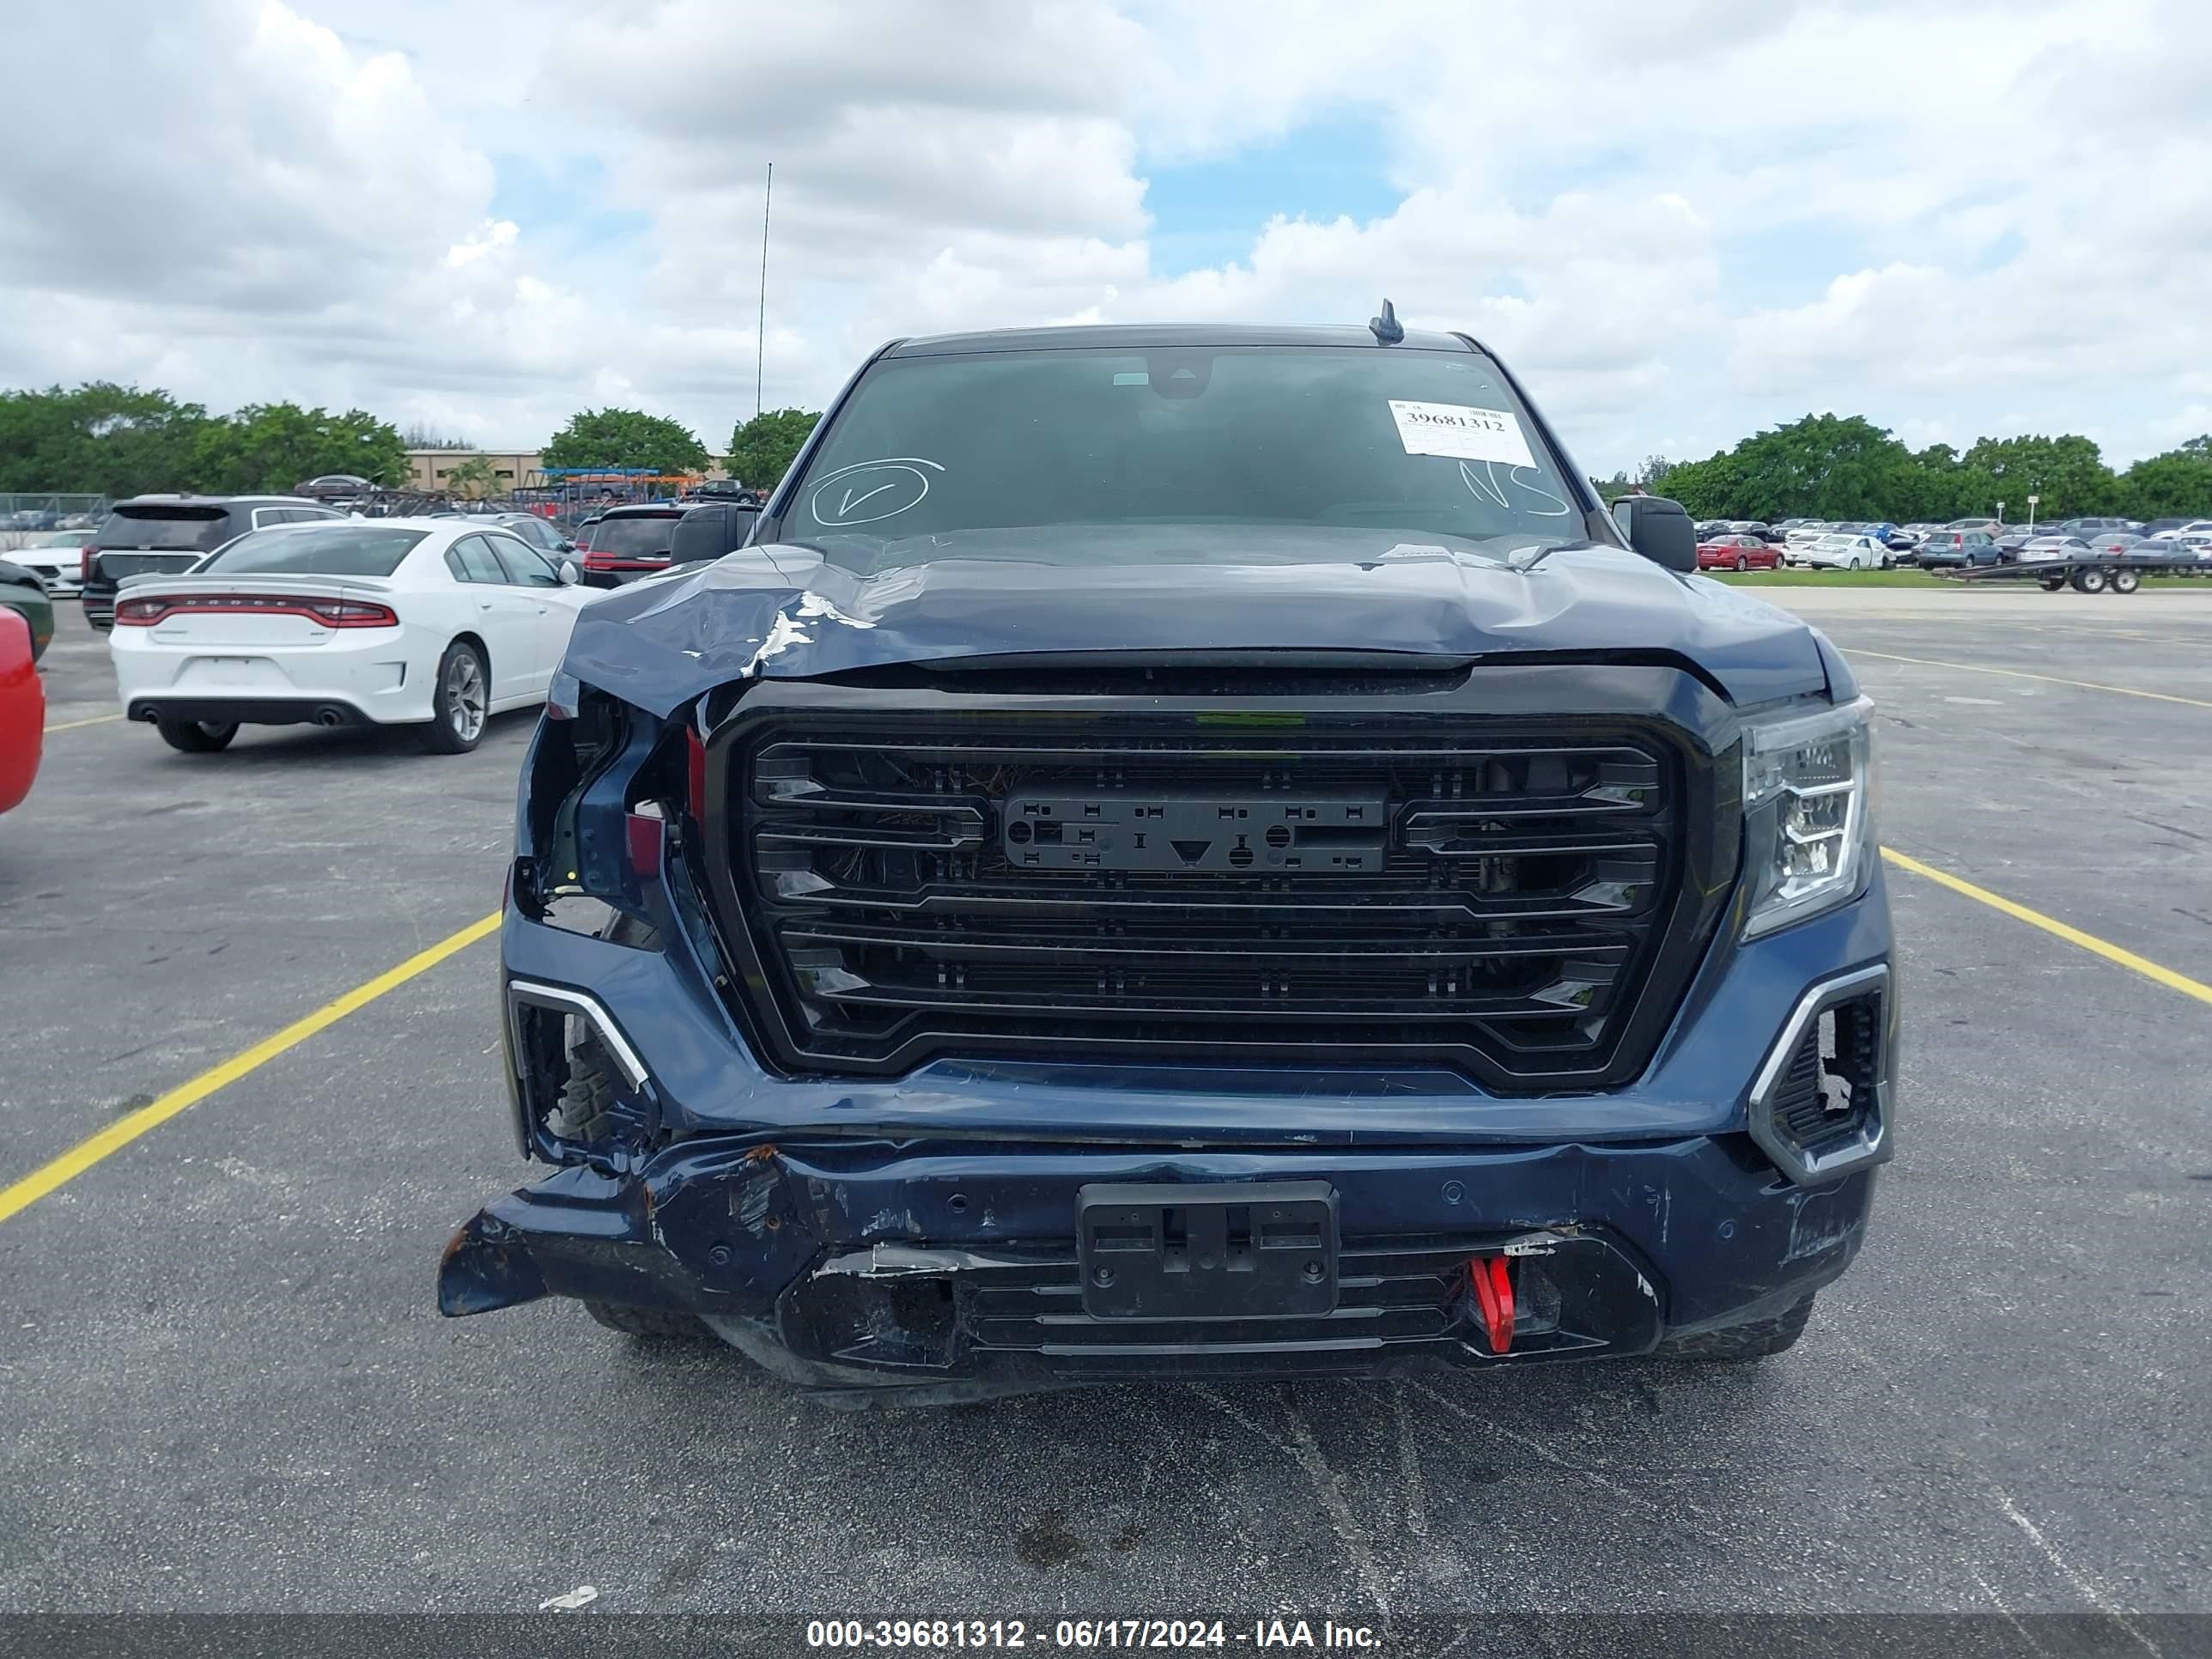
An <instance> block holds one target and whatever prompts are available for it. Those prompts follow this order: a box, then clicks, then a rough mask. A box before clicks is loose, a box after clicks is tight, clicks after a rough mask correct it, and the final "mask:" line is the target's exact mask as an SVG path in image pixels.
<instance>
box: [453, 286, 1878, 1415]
mask: <svg viewBox="0 0 2212 1659" xmlns="http://www.w3.org/2000/svg"><path fill="white" fill-rule="evenodd" d="M1695 562H1696V549H1695V545H1694V541H1693V538H1692V531H1691V525H1690V521H1689V520H1688V518H1687V517H1686V515H1685V514H1684V513H1683V512H1682V510H1681V509H1680V507H1678V506H1676V505H1675V504H1674V502H1672V501H1663V500H1658V499H1655V498H1651V497H1646V496H1632V497H1628V498H1624V499H1623V500H1622V501H1619V502H1617V503H1615V504H1614V505H1613V508H1612V509H1611V510H1610V511H1608V509H1607V506H1606V504H1605V503H1604V502H1602V501H1600V500H1599V499H1598V498H1597V497H1596V496H1595V495H1594V494H1593V492H1592V490H1591V488H1590V486H1589V482H1588V477H1587V475H1586V474H1585V472H1584V471H1583V469H1582V468H1581V467H1579V466H1577V465H1575V464H1574V463H1573V461H1572V460H1571V459H1570V458H1569V456H1568V455H1567V453H1565V449H1564V448H1563V447H1562V446H1561V444H1560V442H1559V439H1558V438H1557V437H1556V436H1555V435H1554V434H1553V431H1552V429H1551V428H1550V427H1549V426H1548V425H1547V423H1546V422H1545V420H1544V419H1543V417H1542V416H1541V415H1540V414H1539V413H1538V412H1537V410H1536V409H1535V407H1534V404H1532V403H1531V402H1530V400H1529V399H1528V397H1527V395H1526V394H1525V393H1524V392H1522V389H1521V387H1520V386H1519V385H1518V384H1517V383H1516V380H1514V378H1513V376H1512V375H1511V374H1510V373H1509V372H1508V371H1507V370H1506V368H1504V365H1503V364H1502V363H1500V362H1499V361H1498V358H1497V357H1496V356H1494V355H1493V354H1492V353H1491V352H1490V351H1488V350H1487V349H1485V348H1484V347H1483V346H1482V345H1481V344H1480V343H1477V342H1476V341H1474V340H1473V339H1471V338H1469V337H1466V336H1464V335H1458V334H1448V333H1433V334H1431V333H1421V332H1417V331H1407V330H1405V329H1404V328H1403V327H1402V326H1401V325H1398V324H1397V322H1396V320H1395V317H1394V316H1393V315H1392V314H1391V313H1390V311H1389V307H1387V306H1386V307H1385V308H1384V312H1383V316H1381V317H1379V318H1378V319H1376V320H1375V321H1374V322H1373V323H1371V324H1370V325H1369V326H1367V327H1366V328H1228V327H1193V326H1178V327H1129V326H1119V327H1096V328H1060V329H1047V330H1039V331H1009V332H996V333H985V334H974V335H962V336H954V337H938V338H931V339H912V340H902V341H898V342H895V343H891V344H890V345H887V346H885V347H884V348H883V349H881V350H879V351H878V352H877V353H876V354H875V355H874V356H872V357H871V358H870V359H869V360H868V361H867V362H866V364H865V365H864V366H863V367H862V368H860V370H859V372H858V373H857V374H855V375H854V378H853V379H852V380H850V381H849V382H848V385H847V386H846V387H845V389H844V390H843V391H842V393H841V394H840V395H839V396H838V398H836V401H835V402H834V403H833V404H832V405H831V407H830V409H829V411H828V413H827V415H826V416H825V417H824V418H823V421H822V422H821V423H820V425H819V427H818V428H817V430H816V432H815V433H814V435H812V437H811V440H810V441H809V442H808V443H807V445H806V447H805V450H804V451H803V452H802V453H801V454H800V455H799V459H798V460H797V461H796V462H795V463H794V465H793V466H792V468H791V470H790V471H789V472H788V474H787V477H785V478H784V480H783V482H782V483H781V485H780V486H779V487H778V488H777V489H776V490H775V494H774V495H773V496H772V497H771V498H770V499H769V501H768V502H767V504H766V507H765V508H764V510H763V512H762V513H761V515H760V518H759V521H758V524H757V527H756V529H755V530H754V532H753V533H752V537H751V539H750V543H749V544H747V545H745V546H744V547H742V548H740V549H738V550H736V551H734V552H732V553H730V554H728V555H726V556H723V557H721V558H720V559H718V560H717V561H715V562H712V563H709V564H705V565H701V566H695V567H691V568H679V569H677V570H672V571H671V572H669V573H667V574H663V575H657V576H652V577H648V578H647V579H646V580H641V581H638V582H636V583H635V584H633V585H631V586H627V587H624V588H623V589H622V590H620V591H619V592H615V593H612V594H610V595H609V596H608V597H607V598H605V599H603V600H600V601H599V602H597V603H595V604H594V605H592V606H590V607H588V608H587V609H586V611H585V612H584V613H583V616H582V617H581V618H580V621H579V623H578V624H577V627H576V629H575V633H574V638H573V640H572V641H571V643H570V646H569V649H568V657H567V659H566V662H565V664H564V665H563V667H562V671H561V673H560V674H559V676H558V677H557V678H556V681H555V683H554V687H553V695H552V698H551V702H550V705H549V707H548V708H547V711H546V714H545V717H544V720H543V721H542V723H541V724H540V726H539V727H538V732H537V735H536V738H535V739H534V741H533V743H532V746H531V749H530V751H529V755H528V757H527V760H526V764H525V769H524V773H523V776H522V780H521V788H520V821H519V823H518V826H517V829H518V833H517V844H516V849H515V855H514V860H513V866H512V869H511V871H510V873H509V879H508V887H507V902H506V908H505V915H504V921H503V924H502V927H501V987H500V1000H501V1008H502V1010H503V1014H504V1028H505V1052H506V1056H507V1073H508V1082H509V1091H510V1108H511V1113H512V1128H513V1138H514V1144H515V1147H516V1150H517V1151H518V1152H519V1153H520V1154H521V1155H522V1156H523V1157H524V1158H526V1159H529V1160H534V1161H536V1162H537V1163H538V1164H541V1165H543V1166H544V1169H545V1172H544V1178H542V1179H540V1180H538V1181H537V1182H536V1183H535V1184H534V1185H530V1186H526V1187H524V1188H521V1189H520V1190H519V1191H517V1192H514V1193H513V1194H508V1195H507V1196H503V1197H500V1198H497V1199H495V1200H493V1201H492V1202H491V1203H489V1205H488V1206H486V1207H485V1208H484V1209H483V1212H481V1213H480V1214H478V1215H477V1216H476V1217H475V1218H473V1219H472V1220H471V1221H469V1222H468V1223H467V1224H466V1225H464V1226H463V1227H462V1228H461V1229H460V1231H459V1233H458V1234H457V1235H456V1236H455V1237H454V1238H453V1242H452V1243H451V1245H450V1246H449V1247H448V1249H447V1252H446V1255H445V1257H444V1260H443V1262H442V1264H441V1269H440V1273H439V1278H438V1295H439V1301H440V1305H441V1309H442V1310H443V1311H444V1312H445V1313H447V1315H453V1316H460V1315H473V1314H477V1313H481V1312H485V1311H488V1310H495V1309H499V1308H503V1307H507V1306H510V1305H513V1304H520V1303H525V1302H528V1301H531V1300H533V1299H536V1298H538V1297H546V1296H557V1297H574V1298H576V1299H578V1300H580V1302H582V1303H583V1304H584V1306H585V1308H586V1310H588V1311H589V1312H590V1313H591V1315H592V1317H593V1318H595V1319H596V1320H598V1321H599V1323H600V1324H602V1325H605V1326H609V1327H611V1328H614V1329H617V1330H619V1331H625V1332H630V1333H634V1334H640V1335H645V1336H672V1337H681V1336H693V1335H696V1336H707V1335H708V1334H712V1335H713V1336H717V1337H720V1339H722V1340H725V1341H726V1342H728V1343H730V1344H732V1345H733V1346H735V1347H737V1348H738V1349H740V1350H742V1351H743V1352H744V1353H746V1354H748V1355H750V1357H751V1358H753V1359H755V1360H757V1362H758V1363H759V1364H761V1365H763V1367H765V1368H766V1369H767V1370H769V1371H770V1372H772V1373H774V1374H775V1375H776V1376H781V1377H782V1378H784V1379H786V1380H787V1381H788V1382H790V1383H793V1384H794V1385H796V1386H797V1387H799V1388H800V1389H805V1390H806V1391H808V1392H809V1393H811V1394H812V1395H816V1396H817V1397H818V1398H820V1399H821V1400H823V1401H825V1402H828V1403H832V1404H841V1405H865V1404H869V1403H873V1402H878V1401H889V1402H894V1403H927V1402H952V1401H972V1400H976V1399H980V1398H984V1397H987V1396H989V1395H997V1394H1003V1393H1009V1392H1015V1391H1019V1390H1024V1389H1043V1388H1054V1387H1066V1386H1070V1385H1076V1384H1083V1383H1101V1382H1109V1381H1118V1380H1123V1379H1127V1378H1131V1377H1192V1376H1233V1375H1249V1374H1257V1375H1315V1374H1334V1373H1347V1372H1348V1373H1353V1374H1360V1375H1381V1374H1388V1373H1391V1372H1395V1371H1400V1370H1407V1369H1412V1368H1418V1367H1435V1366H1453V1367H1462V1368H1481V1367H1486V1366H1493V1365H1503V1364H1512V1365H1519V1364H1537V1363H1541V1362H1546V1361H1552V1360H1567V1359H1579V1358H1596V1357H1606V1356H1633V1355H1642V1354H1649V1353H1653V1352H1658V1353H1662V1354H1668V1355H1676V1356H1682V1357H1686V1358H1710V1359H1723V1360H1747V1359H1755V1358H1761V1357H1764V1356H1766V1355H1770V1354H1774V1353H1778V1352H1781V1351H1783V1350H1784V1349H1786V1348H1787V1347H1789V1346H1790V1344H1791V1343H1792V1342H1794V1341H1795V1340H1796V1339H1797V1337H1798V1335H1799V1334H1800V1333H1801V1332H1802V1329H1803V1328H1804V1327H1805V1323H1806V1320H1807V1317H1808V1314H1809V1312H1810V1311H1811V1309H1812V1306H1813V1303H1814V1297H1815V1295H1816V1293H1817V1292H1818V1291H1820V1289H1821V1287H1822V1286H1824V1285H1827V1284H1828V1283H1830V1282H1831V1281H1832V1280H1833V1279H1835V1278H1836V1277H1837V1276H1838V1275H1839V1274H1840V1273H1843V1272H1844V1269H1845V1267H1847V1266H1848V1265H1849V1264H1850V1261H1852V1259H1853V1258H1854V1256H1855V1255H1856V1254H1857V1250H1858V1249H1859V1246H1860V1243H1861V1241H1862V1239H1863V1237H1864V1229H1865V1226H1866V1223H1867V1218H1868V1214H1869V1206H1870V1204H1871V1202H1872V1199H1873V1194H1874V1185H1875V1169H1876V1167H1877V1166H1878V1165H1879V1164H1881V1162H1882V1161H1883V1160H1884V1159H1886V1158H1888V1156H1889V1155H1890V1152H1891V1150H1892V1146H1893V1134H1892V1114H1893V1109H1894V1093H1893V1091H1894V1086H1895V1085H1894V1079H1895V1072H1896V1053H1897V1042H1896V1036H1897V1001H1896V992H1895V983H1894V979H1893V966H1892V950H1891V935H1890V923H1889V910H1888V902H1887V896H1886V894H1885V891H1884V888H1883V883H1882V875H1881V867H1880V861H1879V860H1878V858H1877V857H1876V854H1875V830H1874V823H1873V819H1872V816H1871V802H1870V790H1871V787H1872V765H1873V757H1872V751H1871V746H1870V732H1869V704H1868V702H1867V700H1866V698H1865V697H1863V696H1862V695H1861V694H1860V690H1859V688H1858V686H1857V684H1856V683H1855V682H1854V680H1853V678H1852V676H1851V672H1850V669H1849V668H1848V667H1847V666H1846V665H1844V661H1843V659H1842V658H1841V657H1840V656H1839V655H1838V653H1837V652H1836V651H1835V650H1834V649H1833V648H1832V647H1830V646H1829V644H1828V643H1827V641H1826V640H1825V639H1823V638H1822V637H1821V635H1820V634H1818V633H1817V632H1816V631H1814V629H1811V628H1808V627H1807V626H1806V625H1805V624H1804V623H1802V622H1800V621H1798V620H1797V619H1796V618H1795V617H1791V616H1790V615H1788V614H1786V613H1784V612H1783V611H1779V610H1778V609H1775V608H1773V607H1771V606H1770V605H1765V604H1764V603H1762V602H1760V601H1759V600H1758V599H1756V598H1754V597H1753V596H1751V595H1749V594H1747V593H1744V592H1741V591H1737V590H1732V589H1730V588H1729V587H1726V586H1723V585H1721V584H1719V583H1717V582H1714V581H1712V580H1709V579H1707V578H1705V577H1702V576H1699V575H1698V574H1695V569H1694V567H1695Z"/></svg>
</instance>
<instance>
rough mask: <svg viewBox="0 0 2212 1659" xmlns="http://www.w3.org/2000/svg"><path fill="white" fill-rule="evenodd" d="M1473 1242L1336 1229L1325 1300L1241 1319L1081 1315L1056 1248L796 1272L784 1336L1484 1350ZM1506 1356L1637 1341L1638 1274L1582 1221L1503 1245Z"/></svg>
mask: <svg viewBox="0 0 2212 1659" xmlns="http://www.w3.org/2000/svg"><path fill="white" fill-rule="evenodd" d="M1501 1243H1504V1239H1502V1238H1499V1237H1490V1238H1482V1239H1449V1238H1439V1237H1422V1238H1400V1239H1393V1238H1352V1239H1347V1240H1346V1241H1345V1242H1344V1244H1343V1246H1342V1247H1341V1249H1340V1250H1339V1252H1338V1255H1337V1279H1336V1286H1337V1299H1336V1305H1335V1307H1334V1308H1333V1309H1332V1310H1329V1311H1328V1312H1325V1313H1314V1314H1300V1315H1290V1316H1280V1317H1275V1318H1250V1319H1200V1320H1189V1319H1181V1320H1177V1319H1164V1320H1155V1319H1127V1318H1110V1319H1106V1318H1097V1317H1094V1316H1091V1315H1090V1314H1088V1313H1086V1312H1085V1310H1084V1306H1083V1285H1082V1281H1081V1279H1080V1277H1079V1269H1078V1266H1077V1261H1076V1256H1075V1252H1074V1250H1073V1249H1072V1248H1070V1247H1069V1246H1067V1245H1065V1244H1061V1245H1052V1246H1044V1245H1038V1246H1030V1247H1027V1248H1019V1247H1017V1248H1001V1247H994V1248H993V1249H991V1251H990V1252H989V1259H988V1260H987V1261H982V1262H981V1263H979V1264H977V1265H975V1266H972V1267H963V1268H961V1269H960V1270H959V1271H958V1272H957V1273H951V1274H947V1275H942V1276H932V1277H927V1278H925V1277H920V1276H917V1277H914V1278H908V1279H901V1280H896V1281H883V1280H878V1281H869V1280H866V1279H855V1278H848V1277H839V1278H830V1277H816V1278H813V1279H804V1280H801V1281H800V1282H799V1284H798V1285H794V1286H793V1288H792V1289H791V1290H790V1291H787V1293H786V1295H785V1298H784V1302H783V1305H782V1309H781V1319H782V1329H783V1334H784V1336H785V1339H786V1340H787V1341H790V1342H791V1343H792V1344H793V1346H795V1347H797V1348H798V1349H799V1351H800V1352H804V1353H806V1354H809V1355H811V1356H816V1357H819V1358H825V1359H831V1360H836V1361H839V1362H842V1363H844V1364H864V1365H872V1366H878V1367H882V1368H885V1369H896V1370H904V1371H907V1372H908V1373H912V1372H915V1371H918V1370H939V1371H951V1372H964V1373H979V1374H980V1373H987V1372H988V1370H990V1368H991V1364H992V1362H993V1360H994V1358H998V1357H1000V1356H1022V1357H1025V1358H1031V1359H1034V1360H1036V1361H1037V1362H1041V1363H1042V1364H1044V1365H1046V1366H1047V1367H1048V1368H1049V1369H1051V1370H1054V1371H1057V1372H1059V1373H1060V1374H1061V1375H1063V1376H1081V1375H1090V1376H1105V1375H1111V1374H1115V1373H1116V1372H1118V1371H1127V1372H1129V1373H1131V1374H1134V1375H1155V1376H1156V1375H1158V1374H1159V1371H1160V1368H1161V1364H1162V1362H1163V1361H1169V1362H1172V1364H1173V1366H1174V1369H1175V1370H1176V1371H1177V1372H1178V1373H1181V1374H1185V1375H1188V1374H1194V1373H1203V1372H1205V1371H1206V1370H1208V1369H1209V1368H1210V1367H1209V1362H1212V1367H1218V1370H1219V1371H1220V1372H1221V1373H1223V1374H1235V1373H1237V1372H1238V1371H1256V1372H1261V1373H1269V1374H1273V1373H1277V1372H1283V1371H1292V1372H1295V1371H1304V1370H1332V1369H1340V1368H1351V1369H1357V1370H1373V1369H1375V1368H1376V1367H1377V1366H1378V1365H1382V1366H1387V1365H1389V1364H1390V1363H1391V1362H1392V1361H1393V1360H1394V1359H1397V1358H1405V1359H1408V1360H1417V1361H1418V1360H1438V1359H1441V1360H1445V1361H1480V1360H1481V1359H1483V1358H1487V1357H1489V1341H1488V1339H1487V1337H1486V1335H1485V1334H1484V1332H1483V1327H1482V1322H1481V1319H1480V1316H1479V1315H1478V1313H1477V1311H1476V1309H1475V1306H1474V1295H1473V1291H1472V1289H1471V1287H1470V1285H1469V1283H1468V1258H1469V1257H1470V1256H1471V1255H1474V1254H1475V1253H1476V1252H1478V1251H1493V1250H1496V1249H1498V1247H1499V1245H1500V1244H1501ZM1510 1273H1511V1276H1512V1279H1513V1285H1514V1301H1515V1304H1516V1306H1515V1318H1514V1335H1513V1346H1512V1352H1513V1353H1514V1354H1515V1355H1516V1356H1522V1357H1533V1356H1539V1355H1546V1354H1551V1355H1565V1354H1568V1353H1572V1352H1577V1351H1581V1350H1597V1349H1601V1348H1606V1347H1625V1348H1628V1349H1631V1350H1638V1349H1642V1348H1644V1347H1648V1346H1650V1342H1651V1340H1652V1339H1653V1338H1654V1337H1656V1335H1657V1334H1658V1330H1657V1318H1658V1307H1657V1304H1656V1303H1655V1302H1654V1300H1653V1297H1652V1293H1651V1288H1650V1286H1651V1278H1650V1274H1649V1273H1648V1272H1647V1271H1646V1270H1645V1269H1644V1267H1640V1266H1638V1264H1637V1263H1636V1262H1633V1261H1631V1260H1630V1258H1629V1257H1628V1256H1627V1255H1625V1254H1624V1253H1623V1252H1622V1251H1621V1250H1620V1249H1616V1248H1614V1247H1613V1244H1612V1243H1610V1242H1609V1241H1607V1239H1605V1238H1603V1237H1599V1236H1598V1235H1596V1234H1585V1235H1583V1236H1581V1237H1576V1238H1572V1239H1568V1240H1563V1241H1560V1242H1559V1243H1557V1244H1555V1245H1553V1246H1551V1247H1549V1248H1547V1249H1544V1250H1542V1251H1541V1252H1539V1253H1537V1254H1534V1255H1517V1256H1515V1257H1513V1258H1511V1266H1510Z"/></svg>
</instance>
